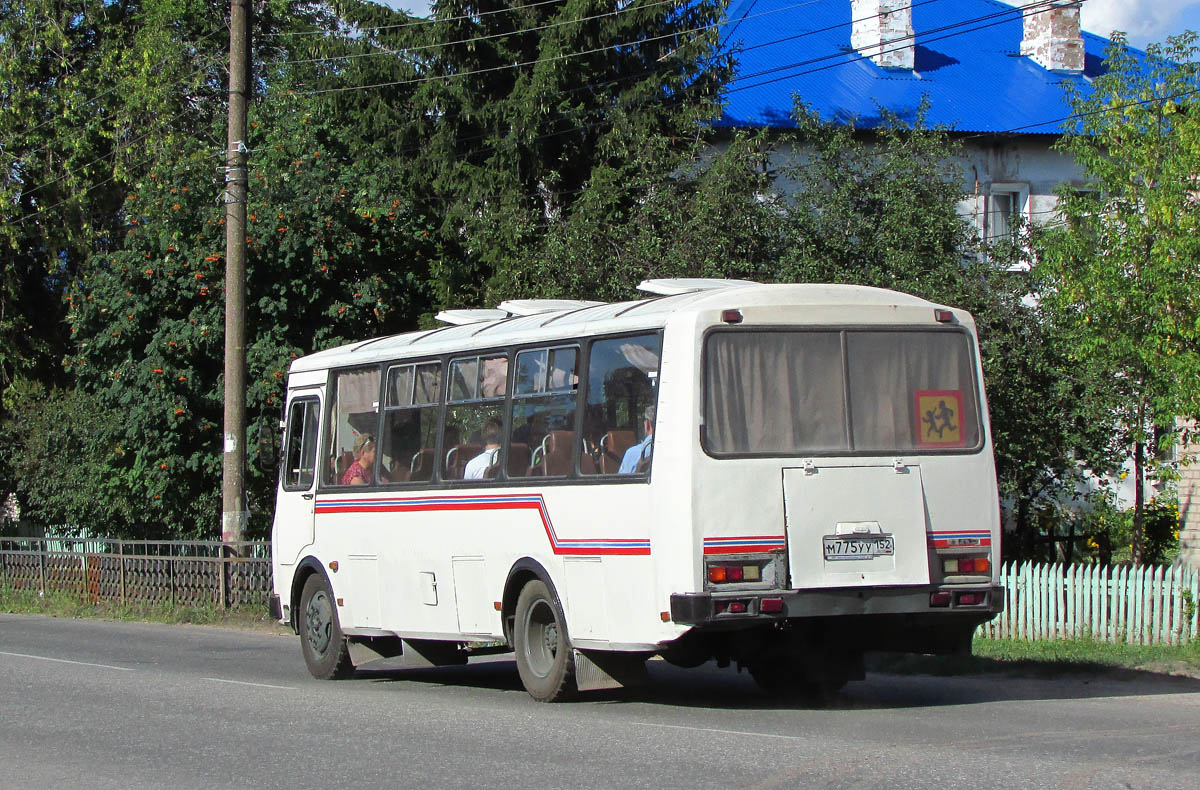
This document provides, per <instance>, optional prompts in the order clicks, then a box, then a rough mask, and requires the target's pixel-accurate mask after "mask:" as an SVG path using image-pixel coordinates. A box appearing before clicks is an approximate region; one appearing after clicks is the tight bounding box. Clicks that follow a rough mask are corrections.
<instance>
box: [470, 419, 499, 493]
mask: <svg viewBox="0 0 1200 790" xmlns="http://www.w3.org/2000/svg"><path fill="white" fill-rule="evenodd" d="M502 430H503V428H502V427H501V426H500V421H499V420H497V419H496V418H494V417H493V418H491V419H489V420H488V421H487V422H486V423H485V424H484V426H483V452H481V453H480V454H479V455H477V456H475V457H474V458H472V459H471V460H470V461H467V466H466V468H465V469H463V480H482V479H484V476H485V473H486V472H487V470H488V467H490V466H492V465H493V464H495V463H496V454H497V453H499V452H500V433H501V431H502Z"/></svg>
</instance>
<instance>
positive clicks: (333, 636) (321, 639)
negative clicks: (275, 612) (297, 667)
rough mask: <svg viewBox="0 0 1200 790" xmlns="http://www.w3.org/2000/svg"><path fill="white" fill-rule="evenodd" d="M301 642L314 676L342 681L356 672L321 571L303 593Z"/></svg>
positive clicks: (306, 660)
mask: <svg viewBox="0 0 1200 790" xmlns="http://www.w3.org/2000/svg"><path fill="white" fill-rule="evenodd" d="M300 645H301V649H302V650H303V651H304V663H305V664H307V665H308V671H309V672H311V673H312V676H313V677H315V678H318V679H320V680H338V679H341V678H346V677H349V676H350V675H352V674H354V664H353V663H352V662H351V661H350V648H349V646H348V645H347V644H346V637H345V635H344V634H343V633H342V626H341V624H340V623H339V622H338V615H337V605H336V604H335V602H334V600H333V593H332V592H331V591H330V589H329V582H327V581H325V579H324V577H322V576H321V575H320V574H316V573H314V574H313V575H312V576H309V577H308V580H307V581H305V582H304V591H303V592H301V593H300Z"/></svg>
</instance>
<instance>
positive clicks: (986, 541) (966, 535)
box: [926, 529, 992, 549]
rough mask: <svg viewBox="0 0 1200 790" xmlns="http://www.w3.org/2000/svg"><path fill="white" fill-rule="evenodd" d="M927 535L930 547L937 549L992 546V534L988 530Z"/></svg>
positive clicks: (933, 532) (929, 533) (965, 530)
mask: <svg viewBox="0 0 1200 790" xmlns="http://www.w3.org/2000/svg"><path fill="white" fill-rule="evenodd" d="M926 534H927V536H928V538H929V545H930V546H932V547H933V548H935V549H946V548H954V547H957V546H980V547H984V546H991V545H992V533H991V532H990V531H989V530H986V529H955V530H942V531H931V532H928V533H926Z"/></svg>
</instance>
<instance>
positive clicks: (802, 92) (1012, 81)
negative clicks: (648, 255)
mask: <svg viewBox="0 0 1200 790" xmlns="http://www.w3.org/2000/svg"><path fill="white" fill-rule="evenodd" d="M1079 9H1080V2H1079V0H1041V2H1035V3H1034V4H1033V5H1030V6H1027V7H1025V8H1017V7H1014V6H1011V5H1007V4H1005V3H1000V2H996V0H818V1H817V2H803V1H802V0H734V2H733V3H732V5H731V6H730V8H729V12H728V22H727V24H726V25H725V27H724V28H723V30H722V38H723V43H724V44H725V45H726V46H727V47H729V48H730V49H732V50H733V51H734V52H735V53H736V57H737V59H738V67H737V73H736V76H735V78H734V80H733V82H732V84H731V85H730V86H729V88H728V89H727V91H726V97H725V98H726V101H727V104H726V106H725V109H724V113H723V114H722V116H721V118H720V119H718V120H717V122H716V126H718V127H724V128H753V129H761V128H764V127H765V128H772V129H786V128H789V127H793V126H794V122H793V120H792V108H793V101H794V97H797V96H798V97H800V99H802V100H803V101H804V102H805V103H806V104H808V105H809V106H810V107H811V108H812V109H814V110H815V111H816V112H818V113H819V114H820V116H821V118H823V119H825V120H829V121H835V122H836V121H839V120H841V121H850V120H853V122H854V124H855V126H856V127H857V128H859V129H864V130H870V129H872V128H873V127H877V126H878V125H880V124H881V123H883V118H882V111H885V110H886V111H888V112H890V113H893V114H895V115H896V116H898V117H899V118H900V119H902V120H905V121H913V120H915V118H916V115H917V112H918V108H919V106H920V104H921V102H922V100H928V102H929V110H928V114H927V116H926V123H928V124H929V125H936V126H945V127H948V128H950V129H951V130H952V134H953V136H954V137H955V138H957V139H958V140H959V141H960V142H961V144H962V147H963V151H964V157H963V162H962V174H963V193H964V195H966V196H967V197H966V199H965V200H964V201H963V204H962V207H961V208H962V212H963V213H964V214H966V215H970V216H971V217H972V218H973V220H974V221H975V223H976V224H977V225H978V227H979V231H980V233H981V234H982V235H983V236H984V237H986V238H993V237H1000V236H1004V235H1007V234H1009V233H1010V232H1011V230H1012V228H1013V226H1014V221H1015V218H1016V217H1017V216H1018V215H1019V216H1022V217H1024V218H1025V219H1026V220H1028V221H1031V222H1037V221H1040V220H1043V219H1044V218H1046V217H1048V216H1050V215H1052V214H1053V212H1054V207H1055V204H1056V203H1057V198H1056V197H1055V190H1056V189H1057V188H1058V187H1059V186H1060V185H1062V184H1078V185H1081V186H1082V184H1083V179H1082V173H1081V171H1080V169H1079V167H1078V166H1077V165H1076V164H1075V162H1074V160H1073V159H1072V158H1071V157H1070V156H1069V155H1067V154H1064V153H1061V152H1059V151H1056V150H1053V148H1052V146H1053V145H1054V143H1055V142H1056V141H1057V140H1058V138H1059V136H1060V135H1061V133H1062V131H1063V129H1064V126H1065V125H1069V124H1070V123H1071V120H1070V118H1069V116H1070V115H1071V112H1072V110H1071V107H1070V105H1069V104H1068V103H1067V101H1066V99H1065V98H1064V92H1063V85H1064V83H1073V84H1074V85H1076V86H1077V87H1079V88H1080V89H1081V90H1084V91H1086V90H1087V89H1088V86H1089V85H1090V82H1091V79H1092V78H1093V77H1095V76H1096V75H1097V74H1099V73H1100V69H1101V62H1102V60H1103V58H1104V52H1105V49H1106V48H1107V47H1108V46H1109V41H1108V40H1107V39H1105V38H1103V37H1100V36H1095V35H1091V34H1089V33H1085V32H1083V31H1082V30H1081V29H1080V26H1079Z"/></svg>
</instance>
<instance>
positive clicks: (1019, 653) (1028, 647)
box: [867, 639, 1200, 678]
mask: <svg viewBox="0 0 1200 790" xmlns="http://www.w3.org/2000/svg"><path fill="white" fill-rule="evenodd" d="M971 650H972V655H970V656H915V655H901V654H895V653H880V654H876V655H873V656H871V658H870V660H869V661H868V667H867V668H868V669H871V670H874V671H876V672H892V673H896V674H911V675H918V674H919V675H943V676H944V675H978V674H1007V675H1015V676H1023V677H1038V678H1052V677H1062V676H1064V675H1094V674H1101V673H1111V672H1113V671H1121V670H1125V671H1128V672H1149V673H1155V674H1162V675H1182V676H1186V677H1192V678H1200V642H1192V643H1190V644H1186V645H1130V644H1113V643H1110V642H1098V641H1096V640H1093V639H1065V640H1061V641H1045V642H1027V641H1021V640H1015V639H976V640H975V642H974V644H973V645H972V648H971Z"/></svg>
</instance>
